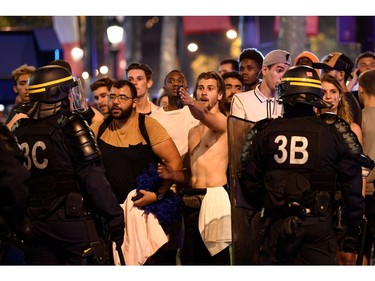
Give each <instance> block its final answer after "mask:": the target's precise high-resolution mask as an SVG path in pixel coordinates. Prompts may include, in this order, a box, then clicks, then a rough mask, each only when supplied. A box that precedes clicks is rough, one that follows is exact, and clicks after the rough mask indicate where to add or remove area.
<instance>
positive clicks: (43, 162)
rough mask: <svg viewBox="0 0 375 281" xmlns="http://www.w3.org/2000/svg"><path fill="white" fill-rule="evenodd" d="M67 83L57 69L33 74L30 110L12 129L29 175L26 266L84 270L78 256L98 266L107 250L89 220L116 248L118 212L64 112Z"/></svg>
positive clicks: (89, 150) (86, 140)
mask: <svg viewBox="0 0 375 281" xmlns="http://www.w3.org/2000/svg"><path fill="white" fill-rule="evenodd" d="M46 79H49V81H45V80H46ZM71 81H72V79H71V76H70V73H69V72H67V71H66V70H65V69H64V68H62V67H58V66H50V67H41V68H39V69H37V70H36V71H35V72H34V73H33V74H32V76H31V78H30V81H29V88H30V99H31V100H33V101H34V105H33V109H32V110H31V111H30V112H29V118H25V119H21V120H19V121H18V123H16V124H15V125H14V126H13V128H12V129H13V130H14V133H15V135H16V136H17V138H18V140H19V143H20V145H21V148H22V150H23V152H24V155H25V157H26V162H25V165H26V167H27V168H28V169H29V171H30V172H31V177H30V179H29V180H28V182H27V184H28V187H29V189H30V195H29V198H28V209H27V213H28V216H29V217H30V218H31V220H32V235H31V239H30V249H29V250H30V261H29V262H30V263H32V264H85V263H86V262H87V259H85V258H84V257H83V256H84V254H87V255H88V256H89V253H93V254H94V255H90V257H92V256H93V257H94V258H95V259H96V262H97V263H99V264H100V263H104V261H105V259H106V257H107V256H106V255H107V254H106V247H107V246H106V245H105V243H104V241H103V239H104V237H101V235H100V234H103V233H99V234H98V231H97V230H98V229H97V228H96V227H95V226H94V224H95V223H94V221H93V217H94V215H95V216H96V215H97V216H103V217H104V219H105V222H107V223H108V227H109V229H110V230H112V231H113V232H114V231H118V232H117V239H119V242H122V241H121V239H122V238H123V233H124V232H123V227H124V219H123V211H122V209H121V207H120V206H119V204H118V203H117V200H116V197H115V195H114V194H113V192H112V190H111V188H110V185H109V183H108V181H107V179H106V177H105V171H104V166H103V164H102V162H101V154H100V151H99V149H98V147H97V144H96V142H95V139H94V137H93V135H92V133H91V131H90V129H89V127H88V124H87V123H86V121H84V119H83V117H82V116H80V115H79V114H75V113H71V112H70V111H69V101H68V98H67V93H68V92H69V86H70V85H71V84H70V83H71ZM63 82H64V83H65V84H63ZM46 85H49V86H51V88H49V89H48V88H47V89H45V88H43V87H46ZM62 86H63V87H65V88H63V87H62ZM43 91H44V92H43ZM39 92H42V93H43V94H44V96H38V93H39ZM33 94H34V95H33ZM59 95H60V96H59ZM45 96H47V97H45ZM45 100H47V101H48V102H49V103H44V102H45ZM51 100H52V101H51ZM103 232H104V228H103ZM103 236H104V234H103ZM112 238H113V237H112ZM97 245H100V247H99V246H98V247H96V246H97Z"/></svg>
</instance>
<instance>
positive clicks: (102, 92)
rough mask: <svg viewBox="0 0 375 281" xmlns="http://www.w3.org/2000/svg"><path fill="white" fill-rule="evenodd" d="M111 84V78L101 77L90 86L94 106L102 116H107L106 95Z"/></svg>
mask: <svg viewBox="0 0 375 281" xmlns="http://www.w3.org/2000/svg"><path fill="white" fill-rule="evenodd" d="M112 84H113V80H112V79H111V78H109V77H103V78H100V79H98V80H96V81H95V82H94V83H92V84H91V85H90V90H91V91H92V92H93V94H94V99H95V102H96V105H97V107H98V109H99V110H100V112H101V113H102V114H103V115H104V116H105V115H108V114H109V110H108V95H109V91H110V90H111V87H112Z"/></svg>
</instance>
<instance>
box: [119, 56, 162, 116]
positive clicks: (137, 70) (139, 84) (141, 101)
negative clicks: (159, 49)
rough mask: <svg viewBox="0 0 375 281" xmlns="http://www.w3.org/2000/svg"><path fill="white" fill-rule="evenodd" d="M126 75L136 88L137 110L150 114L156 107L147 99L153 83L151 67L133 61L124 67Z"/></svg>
mask: <svg viewBox="0 0 375 281" xmlns="http://www.w3.org/2000/svg"><path fill="white" fill-rule="evenodd" d="M126 76H127V78H128V80H129V81H130V82H132V83H133V84H134V85H135V87H136V89H137V112H139V113H143V114H147V115H150V114H151V112H152V111H154V110H156V109H158V108H159V107H158V106H157V105H155V104H154V103H152V102H151V101H150V99H149V92H148V91H149V89H151V87H152V85H153V84H154V81H153V80H152V70H151V68H150V67H149V66H148V65H147V64H144V63H136V62H133V63H131V64H130V65H129V66H128V68H127V69H126Z"/></svg>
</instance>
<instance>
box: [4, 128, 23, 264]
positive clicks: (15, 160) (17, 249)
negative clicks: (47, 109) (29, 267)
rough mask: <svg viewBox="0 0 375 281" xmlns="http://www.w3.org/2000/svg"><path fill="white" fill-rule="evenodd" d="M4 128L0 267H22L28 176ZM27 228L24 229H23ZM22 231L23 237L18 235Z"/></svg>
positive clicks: (18, 151) (15, 146) (19, 149)
mask: <svg viewBox="0 0 375 281" xmlns="http://www.w3.org/2000/svg"><path fill="white" fill-rule="evenodd" d="M22 162H23V155H22V151H21V148H20V147H19V145H18V142H17V140H16V139H15V138H14V136H13V135H12V134H11V133H10V131H9V129H8V127H7V126H5V125H3V124H1V125H0V264H6V265H20V264H24V254H23V246H24V245H23V244H22V243H21V241H20V240H21V237H20V235H23V230H24V229H23V225H24V216H25V210H26V199H27V196H28V193H29V190H28V189H27V186H26V184H25V182H26V180H27V178H28V177H29V172H28V171H27V169H26V168H25V167H24V166H23V165H22ZM25 226H26V225H25ZM21 231H22V233H21Z"/></svg>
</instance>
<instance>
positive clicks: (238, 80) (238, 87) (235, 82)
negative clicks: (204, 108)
mask: <svg viewBox="0 0 375 281" xmlns="http://www.w3.org/2000/svg"><path fill="white" fill-rule="evenodd" d="M221 77H223V80H224V84H225V95H224V97H223V99H222V102H221V103H220V105H221V106H222V111H224V112H225V115H226V116H229V115H230V105H231V103H232V98H233V96H234V94H238V93H242V89H243V83H244V81H243V77H242V75H241V74H239V73H238V72H237V71H232V72H226V73H223V74H222V75H221Z"/></svg>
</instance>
